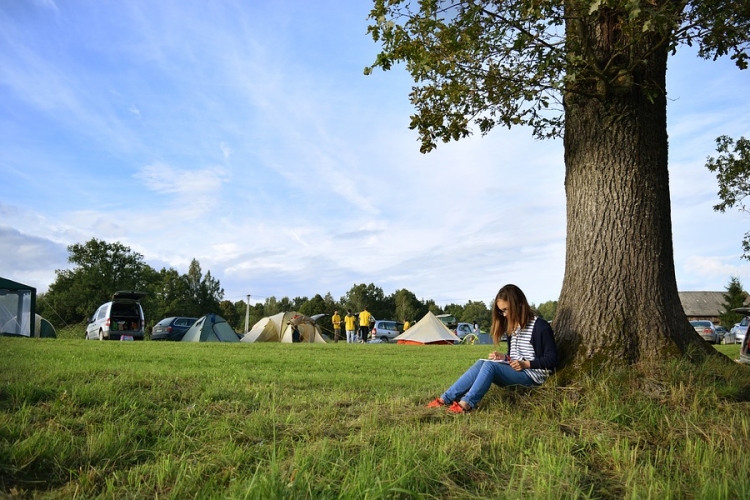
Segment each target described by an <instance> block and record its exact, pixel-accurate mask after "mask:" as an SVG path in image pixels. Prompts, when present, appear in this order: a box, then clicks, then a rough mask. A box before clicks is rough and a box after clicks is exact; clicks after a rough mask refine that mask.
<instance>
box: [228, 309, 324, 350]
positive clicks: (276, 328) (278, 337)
mask: <svg viewBox="0 0 750 500" xmlns="http://www.w3.org/2000/svg"><path fill="white" fill-rule="evenodd" d="M293 324H295V325H297V328H298V329H299V333H300V341H301V342H322V343H325V339H324V338H323V336H322V335H321V330H320V326H318V325H317V324H316V323H315V320H313V319H312V318H310V317H308V316H305V315H304V314H300V313H298V312H294V311H292V312H281V313H279V314H274V315H273V316H267V317H265V318H263V319H261V320H260V321H258V322H257V323H255V324H254V325H253V327H252V328H251V329H250V331H249V332H247V333H246V334H245V336H244V337H242V342H283V343H292V325H293Z"/></svg>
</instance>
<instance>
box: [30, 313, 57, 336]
mask: <svg viewBox="0 0 750 500" xmlns="http://www.w3.org/2000/svg"><path fill="white" fill-rule="evenodd" d="M35 316H36V322H35V328H34V336H35V337H37V338H43V339H56V338H57V332H56V331H55V327H54V326H52V323H50V322H49V321H47V320H46V319H44V318H42V317H41V316H39V315H38V314H36V315H35Z"/></svg>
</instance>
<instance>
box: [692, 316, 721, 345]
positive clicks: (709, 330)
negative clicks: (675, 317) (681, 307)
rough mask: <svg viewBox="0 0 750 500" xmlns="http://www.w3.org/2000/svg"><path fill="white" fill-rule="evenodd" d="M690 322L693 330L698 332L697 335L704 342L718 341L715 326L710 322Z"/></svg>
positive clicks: (713, 342)
mask: <svg viewBox="0 0 750 500" xmlns="http://www.w3.org/2000/svg"><path fill="white" fill-rule="evenodd" d="M690 324H691V325H693V328H695V331H696V332H697V333H698V335H700V336H701V337H702V338H703V340H705V341H706V342H710V343H712V344H718V343H719V336H718V334H717V333H716V327H715V326H714V324H713V323H712V322H710V321H705V320H697V321H691V322H690Z"/></svg>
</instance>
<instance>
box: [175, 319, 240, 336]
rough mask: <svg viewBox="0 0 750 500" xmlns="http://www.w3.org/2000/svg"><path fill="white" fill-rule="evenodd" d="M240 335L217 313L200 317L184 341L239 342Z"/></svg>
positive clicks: (187, 332) (186, 334) (186, 333)
mask: <svg viewBox="0 0 750 500" xmlns="http://www.w3.org/2000/svg"><path fill="white" fill-rule="evenodd" d="M239 340H240V337H239V336H238V335H237V333H236V332H235V331H234V329H233V328H232V327H231V326H229V323H227V320H225V319H224V318H222V317H221V316H217V315H216V314H207V315H205V316H203V317H202V318H200V319H198V321H196V322H195V323H193V326H191V327H190V329H189V330H188V331H186V332H185V336H184V337H182V341H183V342H239Z"/></svg>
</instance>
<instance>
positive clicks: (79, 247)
mask: <svg viewBox="0 0 750 500" xmlns="http://www.w3.org/2000/svg"><path fill="white" fill-rule="evenodd" d="M68 253H69V255H68V261H69V262H70V263H72V264H74V267H73V268H72V269H64V270H57V271H55V274H56V279H55V281H54V282H53V283H52V284H51V285H50V286H49V289H48V291H47V292H46V293H43V294H40V295H39V297H38V299H37V310H38V312H39V314H41V315H42V316H44V317H45V318H46V319H48V320H49V321H50V322H52V324H53V325H55V326H56V327H61V326H65V325H71V324H77V323H82V322H85V321H86V320H87V319H88V318H90V317H91V315H92V314H93V313H94V311H96V309H97V308H98V307H99V306H100V305H101V304H103V303H105V302H107V301H109V300H111V297H112V294H113V293H114V292H115V291H118V290H138V291H143V292H146V293H147V296H146V297H145V298H144V299H143V300H142V301H141V304H142V305H143V311H144V314H145V316H146V325H147V331H150V328H151V327H152V326H153V325H154V324H156V322H158V321H159V320H161V319H162V318H166V317H169V316H191V317H201V316H203V315H205V314H208V313H216V314H218V315H219V316H222V317H223V318H224V319H226V320H227V322H229V324H230V325H232V327H233V328H234V329H235V330H236V331H238V332H244V331H245V323H246V321H247V322H248V323H249V326H252V325H253V324H254V323H255V322H257V321H258V320H260V319H261V318H263V317H266V316H272V315H274V314H277V313H279V312H284V311H298V312H300V313H302V314H305V315H307V316H312V315H314V314H326V315H327V316H325V317H324V318H322V319H321V320H320V321H319V324H320V325H321V327H322V328H323V329H324V330H329V331H330V330H332V328H333V327H332V325H331V319H330V316H331V315H332V314H333V312H334V311H339V313H341V314H342V316H343V314H344V313H345V311H346V310H347V309H351V310H352V311H353V312H355V313H356V312H359V311H361V310H363V309H364V308H365V307H366V308H367V309H368V311H370V313H372V315H373V316H374V317H375V318H377V319H393V320H397V321H405V320H408V321H410V322H412V323H413V322H414V321H418V320H419V319H421V318H422V317H423V316H424V315H425V314H427V312H428V311H430V312H432V313H433V314H436V315H437V314H452V315H453V316H455V317H456V319H457V320H458V321H461V322H467V323H472V322H474V321H476V322H477V323H478V324H479V326H480V328H481V329H482V330H484V331H488V330H489V327H490V324H491V322H492V312H491V309H490V308H489V307H488V304H486V303H484V302H482V301H472V300H470V301H468V302H467V303H466V304H448V305H446V306H445V307H440V306H438V305H437V304H436V303H435V301H434V300H431V299H428V300H421V299H419V298H417V296H416V295H415V294H414V293H412V292H411V291H409V290H407V289H399V290H396V291H395V292H393V293H392V294H389V295H386V294H385V292H383V289H382V288H380V287H378V286H375V285H374V284H373V283H370V284H369V285H365V284H364V283H360V284H354V285H353V286H352V287H351V289H349V291H348V292H346V294H345V295H344V296H343V297H341V298H339V299H338V300H337V299H334V298H333V296H332V295H331V293H330V292H328V293H326V294H325V295H320V294H316V295H315V296H313V297H312V298H308V297H294V298H289V297H282V298H281V299H277V298H276V297H268V298H266V299H265V300H264V302H263V303H257V304H253V305H250V306H249V310H248V304H247V302H245V301H244V300H239V301H235V302H232V301H230V300H225V299H224V289H223V288H222V287H221V283H220V282H219V280H218V279H216V278H214V277H213V276H212V275H211V271H206V273H205V275H204V274H203V271H202V269H201V266H200V263H199V262H198V260H196V259H193V260H192V262H191V263H190V266H189V268H188V272H187V273H186V274H180V273H179V272H178V271H176V270H175V269H173V268H169V269H167V268H162V269H161V270H159V271H157V270H155V269H154V268H152V267H151V266H149V265H148V264H147V263H146V262H145V261H144V260H143V255H141V254H139V253H138V252H134V251H133V250H131V249H130V248H129V247H127V246H125V245H123V244H121V243H119V242H116V243H108V242H105V241H102V240H98V239H96V238H92V239H91V240H89V241H87V242H86V243H83V244H78V243H76V244H73V245H70V246H68ZM490 306H491V304H490ZM556 308H557V301H548V302H544V303H542V304H540V305H539V307H538V308H537V309H538V312H539V314H540V316H542V317H544V318H545V319H547V320H548V321H551V320H552V319H553V318H554V315H555V311H556ZM248 314H249V321H248V316H247V315H248Z"/></svg>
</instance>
